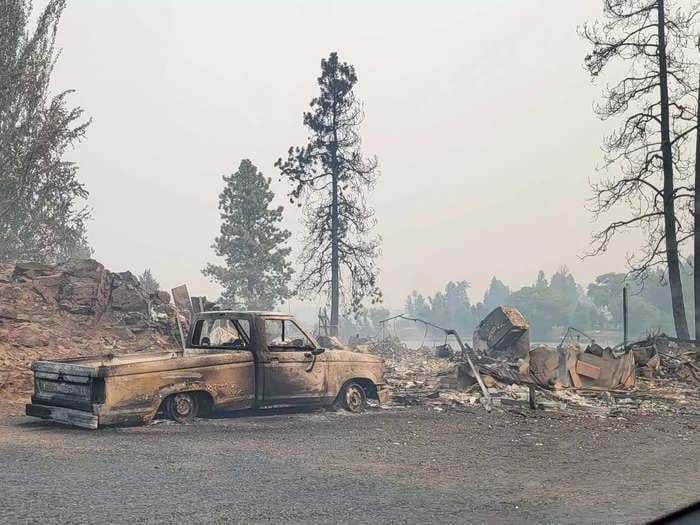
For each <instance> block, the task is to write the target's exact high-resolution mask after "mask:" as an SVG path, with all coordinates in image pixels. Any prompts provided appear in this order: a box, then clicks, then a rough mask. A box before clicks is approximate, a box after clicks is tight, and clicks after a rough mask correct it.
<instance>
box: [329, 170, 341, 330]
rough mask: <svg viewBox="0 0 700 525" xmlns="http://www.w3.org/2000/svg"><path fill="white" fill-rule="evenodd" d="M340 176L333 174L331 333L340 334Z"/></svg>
mask: <svg viewBox="0 0 700 525" xmlns="http://www.w3.org/2000/svg"><path fill="white" fill-rule="evenodd" d="M338 230H339V228H338V176H337V175H336V174H335V173H334V174H333V200H332V202H331V335H332V336H335V337H337V336H338V324H339V320H340V319H339V317H340V315H339V314H340V312H339V308H340V257H339V256H338Z"/></svg>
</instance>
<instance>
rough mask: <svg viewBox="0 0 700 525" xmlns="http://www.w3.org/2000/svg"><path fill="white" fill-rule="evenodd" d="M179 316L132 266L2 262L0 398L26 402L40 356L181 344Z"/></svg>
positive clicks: (106, 351)
mask: <svg viewBox="0 0 700 525" xmlns="http://www.w3.org/2000/svg"><path fill="white" fill-rule="evenodd" d="M175 333H176V332H175V330H174V314H173V310H172V307H171V306H170V304H169V297H168V296H167V294H164V293H163V292H159V293H158V294H154V295H149V294H148V293H146V292H145V291H144V290H143V288H142V287H141V285H140V284H139V282H138V279H136V277H134V275H133V274H132V273H131V272H121V273H113V272H110V271H109V270H107V269H105V267H104V266H103V265H101V264H100V263H98V262H97V261H94V260H91V259H88V260H81V261H73V262H70V263H67V264H64V265H59V266H48V265H42V264H37V263H11V264H4V265H0V396H1V397H2V399H3V401H4V403H12V402H17V401H24V400H26V399H28V398H29V396H30V395H31V392H32V374H31V370H30V366H31V363H32V361H34V360H37V359H56V358H65V357H76V356H83V355H106V354H110V353H113V354H118V353H127V352H139V351H144V350H156V349H165V350H167V349H174V348H176V347H177V341H176V340H175V338H174V337H173V336H174V334H175Z"/></svg>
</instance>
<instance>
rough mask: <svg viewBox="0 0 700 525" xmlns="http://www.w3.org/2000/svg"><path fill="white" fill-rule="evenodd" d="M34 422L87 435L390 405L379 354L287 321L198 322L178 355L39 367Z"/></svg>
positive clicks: (219, 317)
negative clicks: (199, 420) (162, 421)
mask: <svg viewBox="0 0 700 525" xmlns="http://www.w3.org/2000/svg"><path fill="white" fill-rule="evenodd" d="M32 369H33V370H34V395H33V396H32V402H31V404H28V405H27V407H26V413H27V415H29V416H36V417H40V418H44V419H51V420H54V421H59V422H63V423H68V424H72V425H76V426H81V427H85V428H93V429H94V428H97V427H99V426H104V425H117V424H138V423H148V422H150V421H151V420H152V419H153V418H154V417H156V415H157V414H159V413H162V414H163V415H164V416H166V417H169V418H171V419H173V420H175V421H178V422H182V423H184V422H189V421H192V420H193V419H194V418H195V417H197V416H206V415H207V414H208V413H210V412H211V411H212V410H217V409H228V410H244V409H260V408H274V407H289V406H311V405H318V406H323V405H333V404H336V403H337V404H339V405H341V406H342V407H344V408H345V409H347V410H349V411H351V412H361V411H363V410H364V409H365V407H366V405H367V398H373V399H376V400H378V401H380V402H384V401H385V400H386V399H387V397H388V391H387V390H386V387H385V384H384V364H383V361H382V359H381V358H380V357H379V356H375V355H371V354H361V353H356V352H351V351H349V350H335V349H332V350H331V349H324V348H321V347H320V346H319V344H318V342H317V341H316V340H315V339H314V337H313V336H312V335H311V334H309V332H307V331H306V330H305V329H304V328H303V327H302V326H301V325H300V324H299V323H298V322H297V321H296V320H295V319H294V317H292V316H290V315H285V314H279V313H272V312H230V311H212V312H203V313H200V314H197V315H196V316H195V317H194V319H193V322H192V325H191V328H190V333H189V335H188V337H187V345H186V348H185V349H184V350H183V351H180V352H156V353H152V352H144V353H139V354H125V355H119V356H106V357H92V358H91V357H84V358H76V359H68V360H65V361H60V362H58V361H37V362H35V363H33V364H32Z"/></svg>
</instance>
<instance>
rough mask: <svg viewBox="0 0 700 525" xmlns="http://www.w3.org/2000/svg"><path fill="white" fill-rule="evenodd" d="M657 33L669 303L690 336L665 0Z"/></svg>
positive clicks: (683, 334) (680, 332)
mask: <svg viewBox="0 0 700 525" xmlns="http://www.w3.org/2000/svg"><path fill="white" fill-rule="evenodd" d="M657 10H658V36H659V89H660V93H661V153H662V156H663V169H664V186H663V202H664V232H665V235H666V262H667V264H668V282H669V286H670V287H671V306H672V308H673V323H674V325H675V327H676V336H677V337H678V338H680V339H689V332H688V320H687V319H686V316H685V305H684V303H683V285H682V284H681V271H680V264H679V262H678V241H677V238H676V211H675V198H674V193H673V184H674V181H673V159H672V156H671V137H670V117H669V109H668V73H667V71H666V31H665V24H666V22H665V13H664V0H659V3H658V7H657Z"/></svg>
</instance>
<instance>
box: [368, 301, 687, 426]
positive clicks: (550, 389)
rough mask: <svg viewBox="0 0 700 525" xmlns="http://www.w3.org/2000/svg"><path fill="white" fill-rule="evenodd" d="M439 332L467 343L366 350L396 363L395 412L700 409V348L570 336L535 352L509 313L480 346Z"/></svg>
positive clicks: (478, 335)
mask: <svg viewBox="0 0 700 525" xmlns="http://www.w3.org/2000/svg"><path fill="white" fill-rule="evenodd" d="M396 317H397V318H402V319H408V320H411V321H414V322H418V323H426V321H424V320H420V319H414V318H410V317H406V316H403V315H401V316H396ZM392 319H393V318H389V319H387V320H385V321H387V322H388V321H389V320H392ZM428 324H430V323H428ZM432 326H434V325H432ZM436 328H437V329H440V330H443V331H444V332H445V334H446V335H457V337H456V338H455V339H454V341H452V340H450V338H449V337H448V338H446V340H445V342H444V343H442V344H437V345H435V346H421V347H420V348H417V349H412V348H409V347H408V346H407V345H406V344H404V343H403V342H402V341H401V340H400V339H399V338H398V337H396V336H387V337H384V338H382V339H379V340H376V341H367V342H365V344H364V345H356V349H357V350H359V351H372V352H376V353H378V354H381V355H383V356H384V357H385V359H386V360H387V368H388V370H387V380H388V382H389V384H390V386H391V388H392V392H393V402H394V403H395V404H397V405H419V404H425V405H431V406H432V407H433V408H434V409H435V410H437V411H442V410H445V409H446V408H458V407H465V406H469V405H483V406H484V407H485V408H487V409H490V407H492V406H493V407H499V408H500V409H503V410H508V411H516V412H521V413H527V412H529V411H530V410H532V409H540V410H541V409H547V410H559V411H572V410H573V411H577V410H586V411H589V412H593V413H595V414H597V415H603V416H614V415H621V414H623V413H624V412H629V411H637V412H658V411H696V407H697V406H698V405H699V404H700V396H699V395H698V386H700V349H698V347H696V346H695V344H694V343H693V342H683V341H679V340H678V339H674V338H671V337H668V336H666V335H664V334H660V335H656V336H653V337H647V338H646V339H644V340H641V341H637V342H634V343H631V344H627V345H624V344H621V345H618V346H616V347H603V346H601V345H599V344H597V343H596V342H595V340H594V338H592V337H591V336H589V335H588V334H585V333H584V332H582V331H580V330H577V329H575V328H570V329H568V330H567V332H566V334H565V336H564V337H563V338H562V340H561V341H560V343H559V344H558V345H556V346H555V345H551V346H550V345H535V346H533V347H531V345H530V333H529V328H530V327H529V325H528V323H527V321H526V319H525V318H524V317H523V315H522V314H521V313H520V312H519V311H518V310H517V309H515V308H512V307H509V306H501V307H498V308H496V309H495V310H493V311H492V312H491V313H490V314H489V315H487V316H486V317H485V318H484V319H483V320H482V321H481V323H480V324H479V325H478V326H477V328H476V329H475V331H474V334H473V339H472V345H471V346H470V345H469V344H465V343H462V342H461V339H459V336H458V334H455V333H454V331H451V330H448V329H444V328H442V327H436ZM481 384H483V385H484V386H485V387H486V392H485V393H484V392H483V389H482V388H481V386H480V385H481ZM524 411H527V412H524Z"/></svg>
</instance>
